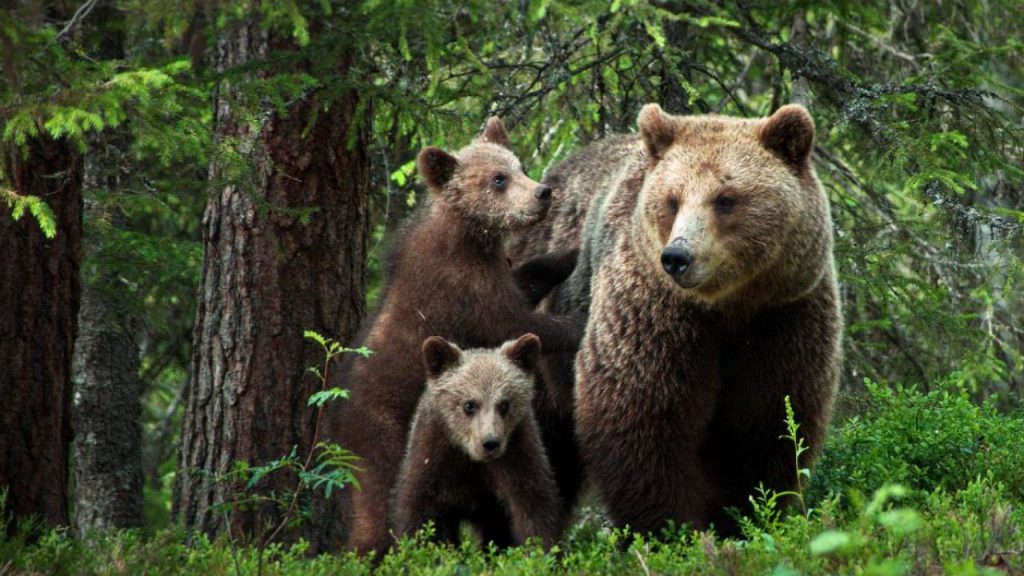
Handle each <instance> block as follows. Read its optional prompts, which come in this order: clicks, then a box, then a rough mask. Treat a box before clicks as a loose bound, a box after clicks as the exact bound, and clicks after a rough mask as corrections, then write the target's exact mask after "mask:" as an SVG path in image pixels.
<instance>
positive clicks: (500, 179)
mask: <svg viewBox="0 0 1024 576" xmlns="http://www.w3.org/2000/svg"><path fill="white" fill-rule="evenodd" d="M507 184H508V176H506V175H504V174H498V175H496V176H495V177H494V178H493V179H492V180H491V185H493V186H494V189H495V190H497V191H499V192H504V191H505V186H506V185H507Z"/></svg>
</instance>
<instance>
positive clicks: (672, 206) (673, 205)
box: [665, 197, 679, 214]
mask: <svg viewBox="0 0 1024 576" xmlns="http://www.w3.org/2000/svg"><path fill="white" fill-rule="evenodd" d="M665 205H666V206H667V207H668V211H669V212H671V213H673V214H675V213H676V212H679V200H676V199H675V198H674V197H673V198H669V199H668V201H667V202H665Z"/></svg>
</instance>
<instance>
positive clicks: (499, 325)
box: [324, 118, 582, 554]
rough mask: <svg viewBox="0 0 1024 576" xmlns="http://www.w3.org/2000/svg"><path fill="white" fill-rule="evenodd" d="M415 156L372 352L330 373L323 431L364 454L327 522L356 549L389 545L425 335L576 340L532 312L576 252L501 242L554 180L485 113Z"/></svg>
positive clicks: (545, 197) (566, 327) (482, 342)
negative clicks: (415, 175)
mask: <svg viewBox="0 0 1024 576" xmlns="http://www.w3.org/2000/svg"><path fill="white" fill-rule="evenodd" d="M417 163H418V167H419V171H420V174H421V175H422V177H423V179H424V181H425V182H426V184H427V186H428V188H429V190H430V197H429V198H430V199H429V201H428V202H426V203H425V204H423V205H422V206H421V207H420V208H419V209H418V210H417V212H416V214H414V215H413V216H412V218H411V219H410V220H409V222H408V223H407V224H406V225H405V226H404V227H403V229H402V231H401V233H400V234H399V236H398V237H397V239H396V240H395V242H394V244H393V246H392V248H391V250H390V252H389V254H388V257H387V259H386V260H385V265H384V270H385V281H384V291H383V293H382V294H381V305H380V308H379V310H378V312H377V313H376V314H375V315H374V316H373V317H372V318H371V319H370V320H369V322H368V323H367V325H366V326H365V328H364V331H363V333H362V334H361V336H360V337H359V338H358V339H357V342H358V345H363V346H367V347H368V348H370V349H371V350H373V351H374V354H373V355H372V356H370V357H369V358H366V359H358V360H357V359H354V358H352V359H347V360H346V363H344V364H343V365H342V368H341V370H339V371H336V374H338V376H337V380H336V381H335V383H334V385H336V386H338V387H341V388H348V389H349V390H350V391H351V398H350V399H349V401H348V402H344V403H342V404H341V405H339V406H338V407H337V408H336V409H334V410H332V412H330V413H329V414H328V416H327V418H326V422H327V424H326V426H327V427H328V437H329V438H331V440H333V441H335V442H337V443H338V444H340V445H341V446H344V447H346V448H347V449H349V450H351V451H352V452H353V453H355V454H356V455H358V456H359V457H360V461H359V466H360V470H359V471H358V472H357V473H356V477H357V478H358V480H359V484H360V486H361V489H360V490H353V491H344V492H343V494H342V496H341V498H340V501H339V502H338V504H339V506H340V510H339V511H340V514H337V515H335V516H336V517H337V518H339V520H338V521H335V520H334V519H333V518H328V519H326V520H325V523H324V526H325V529H326V530H327V531H328V532H329V533H330V537H331V538H332V539H335V540H337V539H340V538H341V537H344V538H346V539H347V541H346V547H347V548H349V549H351V550H356V551H358V552H361V553H374V554H382V553H384V552H386V551H387V549H388V548H389V547H390V546H391V544H392V543H393V542H394V539H393V538H392V536H391V534H390V529H391V528H392V527H391V526H389V525H388V519H389V517H390V516H391V514H390V511H389V505H390V502H391V496H392V494H393V493H394V487H395V482H396V480H397V478H398V474H399V469H400V467H401V461H402V456H403V454H404V450H405V448H406V444H407V433H408V430H409V423H410V422H411V421H412V418H413V414H414V412H415V411H416V406H417V402H418V400H419V398H420V396H421V395H422V393H423V390H424V378H423V367H422V365H421V362H420V350H421V346H422V344H423V341H424V339H426V338H427V337H430V336H440V337H442V338H445V339H446V340H449V341H451V342H456V343H457V344H458V345H459V346H463V347H466V348H493V347H497V346H499V345H501V344H502V343H503V342H506V341H508V340H512V339H515V338H517V337H519V336H520V335H522V334H525V333H528V332H529V333H533V334H536V335H537V336H538V337H539V338H541V339H542V340H543V341H544V347H545V349H546V350H547V351H548V352H551V351H564V352H575V351H576V350H577V349H578V348H579V342H580V338H581V337H582V327H581V326H578V325H577V324H576V323H573V322H568V321H566V319H561V318H556V317H553V316H550V315H547V314H543V313H541V312H538V311H536V310H534V304H535V303H536V300H537V299H539V298H540V297H541V296H542V295H543V294H544V293H545V292H546V291H549V290H550V289H551V287H552V286H553V285H555V284H557V283H558V282H560V281H561V280H562V279H564V278H565V277H566V276H567V275H568V274H569V272H571V270H572V268H573V266H574V265H575V261H576V253H575V252H574V251H571V250H569V251H562V252H561V253H552V254H548V255H543V256H540V257H538V258H537V259H532V260H526V261H522V262H519V263H518V266H517V267H516V268H515V269H512V270H510V268H509V260H508V257H507V255H506V251H505V247H504V243H505V241H506V239H507V238H508V237H509V236H510V235H511V234H512V233H513V232H516V231H519V230H522V229H525V228H527V227H529V226H533V225H535V224H537V223H539V222H540V221H542V220H543V219H544V218H545V217H546V215H547V212H548V208H549V207H550V204H551V189H550V188H549V187H547V186H545V185H542V184H540V183H538V182H536V181H534V180H532V179H531V178H530V177H529V176H527V175H526V173H525V172H524V171H523V167H522V164H521V163H520V162H519V159H518V158H516V156H515V155H514V154H513V153H512V152H511V151H510V150H509V149H508V134H507V133H506V132H505V127H504V125H503V124H502V123H501V121H500V120H499V119H498V118H491V119H490V120H488V122H487V126H486V128H485V130H484V132H483V134H482V135H481V136H480V137H479V138H477V140H476V141H474V142H473V143H472V144H470V145H469V146H466V147H465V148H463V149H461V150H459V151H458V152H455V153H454V154H450V153H448V152H445V151H443V150H441V149H439V148H435V147H432V146H431V147H427V148H425V149H423V150H422V151H421V152H420V154H419V157H418V159H417ZM332 522H335V523H334V524H332Z"/></svg>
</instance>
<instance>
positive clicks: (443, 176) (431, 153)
mask: <svg viewBox="0 0 1024 576" xmlns="http://www.w3.org/2000/svg"><path fill="white" fill-rule="evenodd" d="M416 165H417V166H418V167H419V170H420V175H422V176H423V180H424V181H425V182H426V183H427V186H429V187H431V188H434V189H440V188H441V187H443V186H444V185H445V184H447V183H448V181H449V180H451V179H452V176H454V175H455V169H456V168H458V166H459V161H458V160H456V159H455V156H452V155H451V154H449V153H447V152H445V151H444V150H441V149H440V148H437V147H436V146H427V147H426V148H424V149H423V150H421V151H420V155H419V156H417V157H416Z"/></svg>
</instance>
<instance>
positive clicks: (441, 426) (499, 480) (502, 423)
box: [393, 334, 562, 546]
mask: <svg viewBox="0 0 1024 576" xmlns="http://www.w3.org/2000/svg"><path fill="white" fill-rule="evenodd" d="M539 357H540V340H539V339H538V338H537V337H536V336H534V335H533V334H525V335H523V336H521V337H520V338H519V339H517V340H515V341H509V342H506V343H505V344H503V345H502V346H501V348H500V349H498V350H466V351H462V350H459V348H458V347H456V346H454V345H453V344H451V343H449V342H447V341H445V340H444V339H442V338H439V337H436V336H435V337H431V338H428V339H427V340H426V341H425V342H424V343H423V362H424V366H425V367H426V371H427V390H426V391H425V392H424V393H423V397H422V398H421V399H420V402H419V406H418V407H417V409H416V415H415V416H414V417H413V423H412V427H411V429H410V431H409V442H408V447H407V449H406V452H405V459H404V460H403V463H402V471H401V473H400V474H399V478H398V482H397V484H396V488H395V502H394V506H393V514H394V526H395V532H396V533H397V534H413V533H415V532H416V531H417V530H419V529H420V528H422V527H423V526H424V525H425V524H426V523H427V522H428V521H432V522H433V523H434V527H435V533H434V535H435V538H436V539H437V540H441V541H447V542H456V541H457V540H458V534H459V524H460V522H462V521H464V520H465V521H469V522H471V523H472V524H473V525H474V526H475V527H476V528H477V530H478V531H479V532H480V535H481V538H482V541H483V543H484V544H486V543H488V542H493V543H494V544H496V545H498V546H507V545H511V544H522V543H523V542H525V541H526V540H527V539H528V538H534V537H536V538H539V539H540V540H541V541H542V542H543V544H544V545H545V546H550V545H551V544H553V543H554V542H555V541H556V540H557V539H558V537H559V535H560V534H561V532H562V523H561V513H560V509H561V502H560V499H559V496H558V488H557V486H556V485H555V480H554V476H553V474H552V472H551V466H550V465H549V464H548V459H547V456H546V454H545V453H544V446H543V444H542V443H541V440H540V435H539V430H538V427H537V423H536V421H534V418H533V411H532V409H531V405H530V402H531V399H532V397H533V378H534V373H535V371H536V365H537V362H538V360H539Z"/></svg>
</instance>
